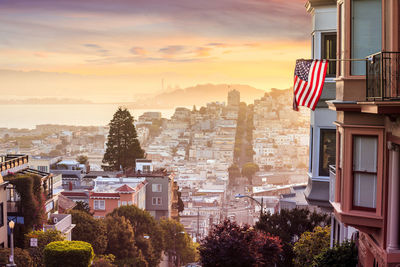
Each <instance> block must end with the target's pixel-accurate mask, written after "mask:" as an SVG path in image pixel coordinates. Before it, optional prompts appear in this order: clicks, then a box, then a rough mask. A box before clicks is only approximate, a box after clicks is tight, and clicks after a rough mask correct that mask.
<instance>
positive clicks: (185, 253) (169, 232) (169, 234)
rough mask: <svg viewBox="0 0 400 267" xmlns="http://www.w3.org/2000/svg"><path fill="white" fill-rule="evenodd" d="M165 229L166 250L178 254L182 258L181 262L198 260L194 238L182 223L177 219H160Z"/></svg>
mask: <svg viewBox="0 0 400 267" xmlns="http://www.w3.org/2000/svg"><path fill="white" fill-rule="evenodd" d="M160 226H161V228H162V230H163V236H164V242H165V250H166V251H167V252H168V253H170V254H171V255H173V254H176V255H177V256H178V257H179V259H180V264H181V265H182V264H186V263H189V262H194V261H195V260H196V247H195V245H194V243H193V240H192V238H191V237H190V236H189V235H188V234H187V233H185V232H184V231H185V228H184V227H183V225H182V224H180V223H179V222H177V221H175V220H171V219H164V220H160Z"/></svg>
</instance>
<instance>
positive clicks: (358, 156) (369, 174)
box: [353, 135, 378, 210]
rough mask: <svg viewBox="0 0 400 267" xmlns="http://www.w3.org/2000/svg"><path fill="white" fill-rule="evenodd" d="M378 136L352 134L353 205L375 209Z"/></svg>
mask: <svg viewBox="0 0 400 267" xmlns="http://www.w3.org/2000/svg"><path fill="white" fill-rule="evenodd" d="M377 158H378V136H361V135H354V136H353V207H354V208H356V209H357V208H361V209H366V210H374V209H376V196H377V194H376V193H377V168H378V166H377Z"/></svg>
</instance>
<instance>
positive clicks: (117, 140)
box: [103, 107, 144, 170]
mask: <svg viewBox="0 0 400 267" xmlns="http://www.w3.org/2000/svg"><path fill="white" fill-rule="evenodd" d="M143 157H144V150H143V149H142V148H141V147H140V143H139V141H138V139H137V134H136V129H135V125H134V124H133V117H132V115H131V114H130V113H129V111H128V110H127V109H126V108H124V109H122V108H121V107H119V108H118V110H117V112H115V114H114V117H113V119H112V120H111V121H110V132H109V133H108V140H107V149H106V153H105V154H104V157H103V163H108V165H109V167H110V168H111V169H112V170H119V169H120V168H121V166H122V168H123V169H125V168H129V167H135V160H136V159H140V158H143Z"/></svg>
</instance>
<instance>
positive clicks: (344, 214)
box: [315, 0, 400, 266]
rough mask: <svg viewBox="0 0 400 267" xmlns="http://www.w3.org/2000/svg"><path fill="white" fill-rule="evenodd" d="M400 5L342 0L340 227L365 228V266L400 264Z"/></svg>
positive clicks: (336, 183)
mask: <svg viewBox="0 0 400 267" xmlns="http://www.w3.org/2000/svg"><path fill="white" fill-rule="evenodd" d="M315 2H317V1H315ZM318 2H323V1H318ZM399 11H400V6H399V2H398V1H380V0H368V1H362V0H340V1H337V14H338V16H337V18H338V25H339V28H338V29H339V31H338V42H337V44H338V47H337V52H338V53H337V55H338V56H339V58H340V59H343V60H344V61H341V62H340V64H338V66H337V74H336V76H337V78H336V99H335V100H333V101H328V105H329V108H330V109H332V110H334V111H336V113H337V117H336V121H335V125H336V166H335V167H333V168H332V172H331V183H332V194H333V196H332V199H331V204H332V206H333V209H334V221H333V225H332V230H333V235H334V236H335V238H336V239H338V238H339V237H338V235H339V231H340V226H341V225H343V224H345V225H349V226H352V227H355V228H356V229H357V230H358V231H359V238H358V251H359V253H358V257H359V266H398V265H399V264H400V239H399V222H400V220H399V219H400V218H399V216H400V214H399V195H400V194H399V193H400V192H399V190H400V189H399V188H400V187H399V176H400V174H399V165H400V164H399V163H400V162H399V151H400V101H399V100H400V88H399V85H400V77H399V69H400V63H399V58H400V56H399V55H400V53H399V50H400V47H399V46H400V39H399V29H400V21H399ZM349 59H357V60H351V61H349Z"/></svg>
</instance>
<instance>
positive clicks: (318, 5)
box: [305, 0, 337, 211]
mask: <svg viewBox="0 0 400 267" xmlns="http://www.w3.org/2000/svg"><path fill="white" fill-rule="evenodd" d="M306 8H307V12H309V13H310V14H311V17H312V21H313V24H312V26H313V29H312V33H311V36H312V44H311V46H312V57H313V59H336V42H337V33H336V20H337V16H336V1H334V0H331V1H313V0H310V1H308V2H307V4H306ZM335 78H336V61H331V62H330V63H329V64H328V69H327V74H326V78H325V84H324V87H323V90H322V94H321V97H320V99H319V101H318V103H317V106H316V108H315V110H314V111H311V114H310V149H309V154H310V155H309V170H308V185H307V188H306V190H305V196H306V199H307V201H308V203H310V204H311V205H318V206H319V207H321V208H324V209H325V210H326V211H331V210H332V206H331V204H330V203H329V165H333V164H335V152H336V151H335V147H336V129H335V128H336V127H335V125H334V124H333V122H334V121H335V119H336V112H335V111H334V110H330V109H329V108H328V105H327V103H326V102H325V101H327V100H332V99H335V92H336V86H335V85H336V83H335V80H334V79H335Z"/></svg>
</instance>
